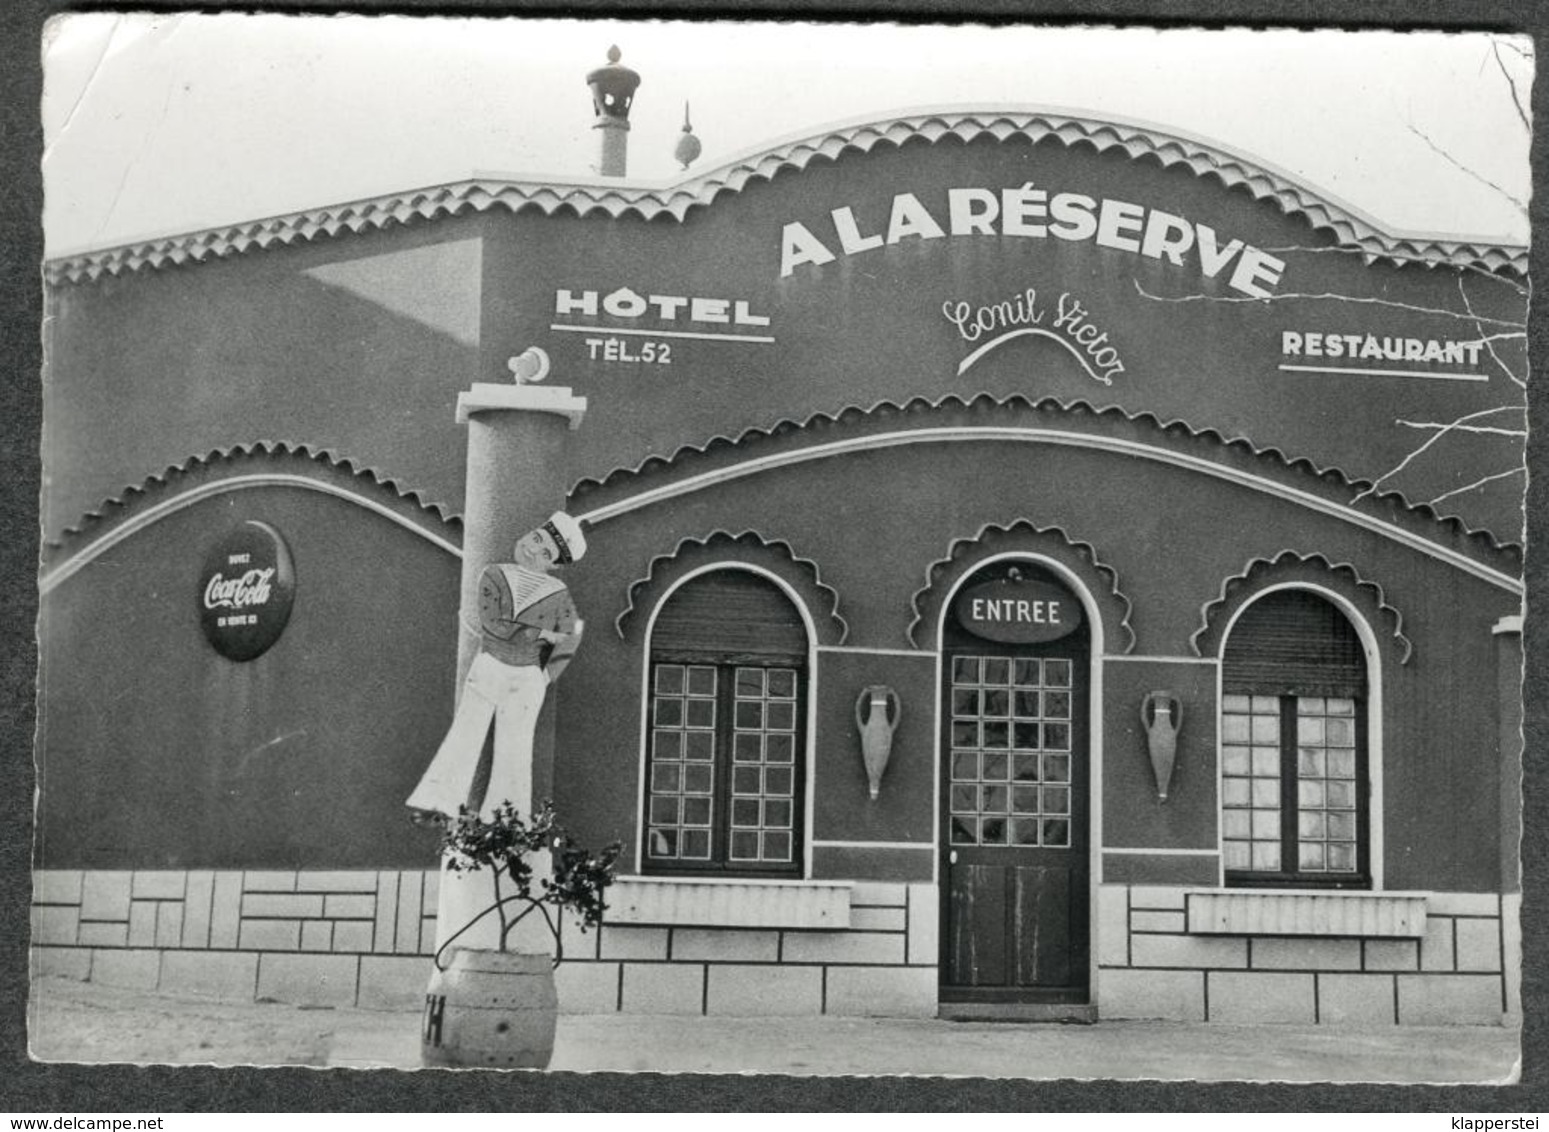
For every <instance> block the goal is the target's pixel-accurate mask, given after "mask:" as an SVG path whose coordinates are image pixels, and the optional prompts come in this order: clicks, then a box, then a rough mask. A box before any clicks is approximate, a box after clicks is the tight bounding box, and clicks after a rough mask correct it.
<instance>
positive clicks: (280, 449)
mask: <svg viewBox="0 0 1549 1132" xmlns="http://www.w3.org/2000/svg"><path fill="white" fill-rule="evenodd" d="M274 487H284V488H293V489H298V490H302V491H312V492H318V493H321V494H324V495H331V496H334V497H335V498H338V499H343V500H345V501H346V502H349V503H353V504H355V505H356V506H358V507H361V508H364V509H365V510H368V511H372V512H374V513H376V514H378V515H380V516H382V517H383V518H385V519H387V520H388V521H390V522H392V523H395V524H396V525H398V526H401V527H404V528H406V529H407V530H410V531H412V532H413V533H415V534H417V535H419V536H420V537H421V538H423V539H425V540H426V541H428V542H430V543H431V544H432V545H434V546H437V547H439V548H440V549H442V550H444V551H446V552H447V553H448V554H450V555H452V556H453V557H454V558H460V557H461V556H462V519H461V517H460V516H458V515H455V514H452V513H450V512H448V511H446V510H445V509H443V508H441V507H439V506H437V505H436V504H433V503H426V502H425V501H424V500H423V499H422V498H421V497H420V495H419V494H418V493H417V492H414V491H411V490H408V489H406V488H404V487H401V486H400V485H399V484H398V483H397V482H396V481H395V480H392V479H389V478H387V477H386V476H384V475H382V474H381V473H379V472H377V471H375V470H373V469H371V468H367V467H364V466H361V465H357V464H356V463H355V462H354V461H353V460H350V459H348V458H347V457H343V456H338V455H336V454H334V453H332V452H329V451H328V450H326V449H323V448H314V447H312V446H310V445H306V444H289V443H285V442H276V441H258V442H256V443H253V444H238V445H233V446H231V447H228V448H217V449H213V450H211V451H210V452H208V453H206V454H204V455H199V456H192V457H190V458H189V459H188V460H186V461H184V462H183V463H182V464H175V465H171V466H169V467H166V468H164V469H162V470H161V471H160V472H157V473H155V474H153V475H151V476H148V477H147V478H146V479H145V480H143V481H142V482H141V483H140V484H138V485H135V486H131V487H127V488H125V489H124V490H123V491H122V492H120V493H119V494H118V495H117V496H114V497H113V498H111V499H107V500H104V501H103V503H101V504H100V505H99V506H98V507H97V508H96V509H94V510H92V511H90V512H88V513H87V514H85V515H84V516H82V517H81V518H80V519H79V520H77V522H76V523H75V525H74V526H71V527H68V528H66V529H65V530H64V531H63V532H62V533H61V534H60V535H59V536H58V537H57V538H53V539H49V540H47V541H45V542H44V544H43V551H42V573H41V575H40V579H39V586H40V588H41V590H42V592H44V593H47V592H48V591H49V590H51V589H53V588H54V587H55V586H57V585H59V584H60V583H61V582H63V581H65V580H66V579H67V578H69V577H71V576H72V575H74V574H75V573H77V572H78V571H79V570H81V569H82V568H83V567H84V566H86V565H88V564H89V563H90V562H92V561H93V560H95V559H96V558H98V557H100V556H101V555H102V554H104V553H106V552H107V551H108V550H110V549H111V548H112V547H114V546H117V545H118V544H119V543H121V542H123V541H124V540H126V539H128V538H130V537H132V536H133V535H135V534H137V533H139V532H140V531H143V530H145V529H146V528H148V527H150V526H152V525H153V524H155V523H159V522H161V521H162V520H163V519H166V518H169V517H171V516H172V515H175V514H177V513H178V512H180V511H183V510H186V509H187V508H189V507H192V506H194V505H195V504H197V503H199V502H201V501H203V500H205V499H209V498H212V497H214V496H217V495H223V494H227V493H229V492H235V491H247V490H253V489H256V488H274Z"/></svg>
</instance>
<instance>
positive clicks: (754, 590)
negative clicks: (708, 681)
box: [651, 569, 807, 664]
mask: <svg viewBox="0 0 1549 1132" xmlns="http://www.w3.org/2000/svg"><path fill="white" fill-rule="evenodd" d="M651 653H652V656H653V657H654V658H655V659H658V660H663V659H684V660H715V661H721V662H735V661H739V660H745V661H748V662H768V661H772V660H773V661H785V662H787V663H792V664H800V663H802V662H804V661H805V660H806V659H807V630H806V627H805V626H804V625H803V624H802V620H801V615H800V614H799V613H798V612H797V610H796V607H795V606H794V605H793V604H792V603H791V600H790V598H788V597H786V596H785V593H784V591H782V590H781V589H780V587H779V586H777V585H775V584H774V583H773V582H771V581H770V580H769V579H768V578H765V577H763V576H762V575H760V574H754V573H752V572H751V571H748V570H735V569H729V570H715V571H712V572H711V573H708V574H702V575H700V576H699V577H697V578H694V579H693V580H692V581H689V582H686V583H684V585H682V586H681V587H680V588H679V589H678V590H677V592H676V593H674V594H673V595H672V597H671V598H669V599H668V601H667V604H666V605H665V606H664V607H663V608H662V611H661V613H659V614H658V615H657V618H656V626H655V629H654V630H653V632H652V635H651Z"/></svg>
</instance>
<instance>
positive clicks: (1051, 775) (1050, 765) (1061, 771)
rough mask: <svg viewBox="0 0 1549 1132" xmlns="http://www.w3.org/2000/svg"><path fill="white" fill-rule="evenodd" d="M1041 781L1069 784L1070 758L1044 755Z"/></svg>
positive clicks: (1067, 756)
mask: <svg viewBox="0 0 1549 1132" xmlns="http://www.w3.org/2000/svg"><path fill="white" fill-rule="evenodd" d="M1043 780H1044V781H1045V782H1069V781H1070V756H1069V755H1045V756H1044V759H1043Z"/></svg>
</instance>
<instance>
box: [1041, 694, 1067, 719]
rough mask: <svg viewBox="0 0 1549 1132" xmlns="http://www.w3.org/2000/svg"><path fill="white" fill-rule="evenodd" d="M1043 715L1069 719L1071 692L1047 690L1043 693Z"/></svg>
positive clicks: (1047, 717) (1049, 717) (1050, 717)
mask: <svg viewBox="0 0 1549 1132" xmlns="http://www.w3.org/2000/svg"><path fill="white" fill-rule="evenodd" d="M1043 715H1044V718H1045V719H1069V718H1070V693H1069V692H1045V693H1044V694H1043Z"/></svg>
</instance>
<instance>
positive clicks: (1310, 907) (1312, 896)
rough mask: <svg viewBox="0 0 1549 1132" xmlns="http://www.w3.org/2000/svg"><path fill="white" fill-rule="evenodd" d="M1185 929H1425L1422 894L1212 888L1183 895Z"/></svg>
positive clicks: (1413, 933) (1401, 934)
mask: <svg viewBox="0 0 1549 1132" xmlns="http://www.w3.org/2000/svg"><path fill="white" fill-rule="evenodd" d="M1185 899H1186V901H1187V904H1186V907H1187V910H1188V911H1187V916H1188V919H1187V923H1188V930H1189V931H1190V932H1191V933H1194V934H1197V935H1298V936H1359V937H1362V938H1367V939H1383V938H1396V939H1412V938H1418V937H1420V936H1423V935H1424V934H1425V894H1424V893H1416V892H1307V891H1299V890H1292V891H1275V892H1268V891H1260V892H1254V891H1245V890H1232V891H1223V890H1211V891H1204V892H1189V893H1187V894H1186V896H1185Z"/></svg>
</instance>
